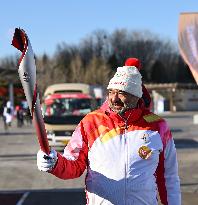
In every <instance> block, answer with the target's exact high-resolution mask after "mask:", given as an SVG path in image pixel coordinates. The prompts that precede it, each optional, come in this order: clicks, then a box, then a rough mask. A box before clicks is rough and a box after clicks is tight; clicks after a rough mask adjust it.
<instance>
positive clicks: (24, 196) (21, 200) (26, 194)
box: [16, 192, 30, 205]
mask: <svg viewBox="0 0 198 205" xmlns="http://www.w3.org/2000/svg"><path fill="white" fill-rule="evenodd" d="M29 194H30V192H25V193H24V194H23V196H22V197H21V198H20V200H19V201H18V202H17V204H16V205H22V204H23V202H24V201H25V199H26V198H27V197H28V195H29Z"/></svg>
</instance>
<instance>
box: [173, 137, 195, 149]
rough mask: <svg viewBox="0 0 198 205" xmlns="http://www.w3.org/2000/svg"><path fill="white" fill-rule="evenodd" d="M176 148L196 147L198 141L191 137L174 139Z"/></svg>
mask: <svg viewBox="0 0 198 205" xmlns="http://www.w3.org/2000/svg"><path fill="white" fill-rule="evenodd" d="M174 142H175V146H176V148H177V149H189V148H198V142H197V141H196V140H193V139H174Z"/></svg>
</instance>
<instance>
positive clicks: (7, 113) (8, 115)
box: [3, 100, 13, 130]
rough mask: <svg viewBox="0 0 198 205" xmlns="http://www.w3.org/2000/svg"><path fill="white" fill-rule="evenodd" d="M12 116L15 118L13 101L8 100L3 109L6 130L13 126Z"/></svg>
mask: <svg viewBox="0 0 198 205" xmlns="http://www.w3.org/2000/svg"><path fill="white" fill-rule="evenodd" d="M12 118H13V107H12V104H11V102H10V101H9V100H8V101H7V102H6V105H5V106H4V109H3V119H4V128H5V130H7V129H8V127H11V124H12Z"/></svg>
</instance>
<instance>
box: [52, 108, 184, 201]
mask: <svg viewBox="0 0 198 205" xmlns="http://www.w3.org/2000/svg"><path fill="white" fill-rule="evenodd" d="M125 119H126V120H125ZM85 169H87V175H86V193H87V194H86V195H87V205H99V204H100V205H110V204H116V205H157V204H158V202H157V190H158V191H159V194H160V198H161V201H162V203H163V204H165V205H180V204H181V195H180V181H179V177H178V167H177V159H176V150H175V145H174V142H173V138H172V136H171V133H170V130H169V128H168V127H167V124H166V122H165V121H164V120H163V119H161V118H160V117H158V116H157V115H155V114H153V113H151V112H150V111H148V110H146V109H144V108H137V109H133V110H130V111H127V112H126V113H125V118H122V117H120V116H119V115H118V114H116V113H115V112H112V111H111V110H110V109H109V108H108V106H107V105H106V104H105V105H104V106H102V107H101V108H100V109H99V110H96V111H94V112H92V113H90V114H88V115H87V116H86V117H85V118H84V119H83V120H82V121H81V122H80V123H79V125H78V126H77V128H76V130H75V132H74V133H73V136H72V139H71V141H70V143H69V144H68V146H67V147H66V148H65V150H64V154H63V155H60V154H58V161H57V164H56V166H55V167H54V169H53V170H52V171H51V173H52V174H53V175H55V176H57V177H59V178H61V179H71V178H76V177H79V176H80V175H81V174H82V173H83V172H84V170H85Z"/></svg>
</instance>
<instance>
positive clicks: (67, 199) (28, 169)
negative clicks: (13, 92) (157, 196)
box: [0, 112, 198, 205]
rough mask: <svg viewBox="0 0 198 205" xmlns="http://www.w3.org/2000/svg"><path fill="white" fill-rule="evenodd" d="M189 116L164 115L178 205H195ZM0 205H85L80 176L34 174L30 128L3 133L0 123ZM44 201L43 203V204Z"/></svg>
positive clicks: (195, 132) (194, 132)
mask: <svg viewBox="0 0 198 205" xmlns="http://www.w3.org/2000/svg"><path fill="white" fill-rule="evenodd" d="M194 114H196V113H193V112H180V113H174V114H171V113H166V114H164V115H163V116H164V118H165V119H166V120H167V121H168V124H169V125H170V127H171V131H172V134H173V137H174V140H175V144H176V147H177V156H178V161H179V175H180V178H181V189H182V204H183V205H191V204H198V172H197V170H198V125H195V124H193V115H194ZM0 138H1V143H0V205H1V204H2V205H13V204H17V205H32V204H37V205H38V204H42V205H45V204H48V205H50V204H69V205H72V204H76V205H79V204H85V193H84V176H85V174H84V175H83V176H81V177H80V178H78V179H73V180H66V181H64V180H60V179H57V178H56V177H54V176H52V175H50V174H46V173H42V172H40V171H38V169H37V166H36V153H37V151H38V149H39V145H38V142H37V138H36V135H35V131H34V129H33V126H32V125H25V126H24V127H22V128H17V127H16V122H15V121H14V123H13V124H12V127H11V128H10V130H9V131H8V132H7V133H5V132H4V128H3V123H2V120H1V121H0ZM46 199H47V200H46Z"/></svg>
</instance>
